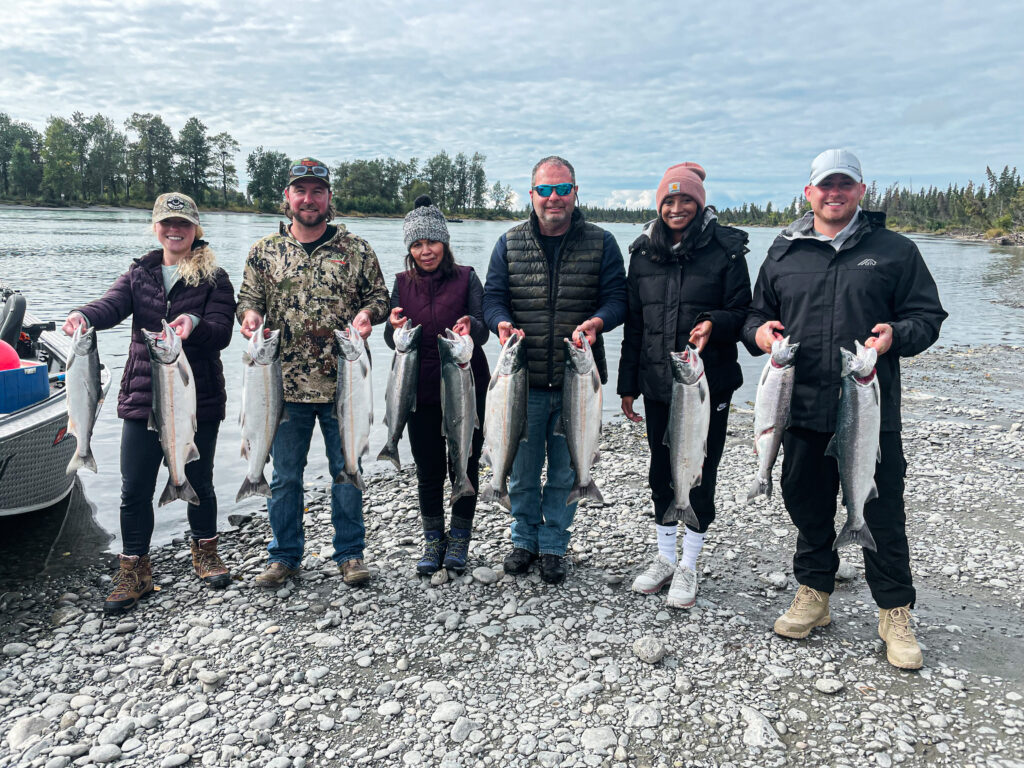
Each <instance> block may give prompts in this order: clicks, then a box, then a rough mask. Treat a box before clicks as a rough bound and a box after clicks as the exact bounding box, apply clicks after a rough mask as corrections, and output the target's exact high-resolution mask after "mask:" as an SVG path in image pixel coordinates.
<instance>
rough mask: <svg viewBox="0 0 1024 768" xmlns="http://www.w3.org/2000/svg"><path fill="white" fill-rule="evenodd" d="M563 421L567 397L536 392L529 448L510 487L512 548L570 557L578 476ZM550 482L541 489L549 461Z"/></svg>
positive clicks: (523, 446)
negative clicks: (572, 500)
mask: <svg viewBox="0 0 1024 768" xmlns="http://www.w3.org/2000/svg"><path fill="white" fill-rule="evenodd" d="M561 420H562V392H561V390H556V391H554V392H548V391H546V390H543V389H531V390H530V395H529V399H528V401H527V419H526V422H527V423H526V431H527V434H526V442H525V443H520V445H519V451H518V452H517V453H516V460H515V461H514V462H513V463H512V473H511V475H510V476H509V481H508V496H509V500H510V501H511V502H512V546H513V547H518V548H520V549H526V550H529V551H530V552H533V553H535V554H536V553H539V554H542V555H546V554H550V555H559V556H562V555H564V554H565V550H566V548H567V547H568V546H569V526H571V525H572V521H573V518H574V517H575V516H576V504H575V503H573V504H568V505H567V504H566V503H565V501H566V499H568V498H569V493H570V491H572V486H573V483H575V482H576V473H575V472H574V471H573V469H572V462H571V460H570V458H569V444H568V443H567V442H566V440H565V438H564V437H562V436H561V435H556V434H555V428H556V427H558V426H559V423H560V422H561ZM545 457H546V458H547V462H548V476H547V481H546V482H545V483H544V488H543V489H541V485H540V474H541V470H542V469H543V468H544V459H545Z"/></svg>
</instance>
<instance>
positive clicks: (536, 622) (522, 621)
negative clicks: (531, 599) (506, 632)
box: [506, 614, 543, 630]
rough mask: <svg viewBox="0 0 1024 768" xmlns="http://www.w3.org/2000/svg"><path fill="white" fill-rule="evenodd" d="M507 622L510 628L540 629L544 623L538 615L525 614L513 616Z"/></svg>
mask: <svg viewBox="0 0 1024 768" xmlns="http://www.w3.org/2000/svg"><path fill="white" fill-rule="evenodd" d="M506 624H507V625H508V628H509V629H516V630H523V629H540V628H541V627H542V626H543V625H542V624H541V620H540V619H539V618H537V617H536V616H530V615H529V614H524V615H522V616H513V617H512V618H511V619H509V620H508V621H507V622H506Z"/></svg>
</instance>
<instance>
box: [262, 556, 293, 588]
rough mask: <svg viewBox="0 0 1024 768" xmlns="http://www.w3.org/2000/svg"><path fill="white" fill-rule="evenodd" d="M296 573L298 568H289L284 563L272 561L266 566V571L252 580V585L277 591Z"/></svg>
mask: <svg viewBox="0 0 1024 768" xmlns="http://www.w3.org/2000/svg"><path fill="white" fill-rule="evenodd" d="M298 572H299V569H298V568H289V567H288V566H287V565H285V564H284V563H280V562H277V561H274V562H273V563H270V564H269V565H267V570H265V571H264V572H263V573H261V574H260V575H259V576H257V577H256V578H255V579H253V582H252V583H253V584H255V585H256V586H257V587H265V588H267V589H277V588H278V587H283V586H284V583H285V582H286V581H288V579H290V578H291V577H292V576H294V575H295V574H296V573H298Z"/></svg>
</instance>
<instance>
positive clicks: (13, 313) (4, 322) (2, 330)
mask: <svg viewBox="0 0 1024 768" xmlns="http://www.w3.org/2000/svg"><path fill="white" fill-rule="evenodd" d="M25 306H26V302H25V297H24V296H22V295H21V294H20V293H12V294H11V295H10V296H8V297H7V301H5V302H4V310H3V313H0V341H6V342H7V343H8V344H10V345H11V346H12V347H15V348H17V346H18V338H19V337H20V336H21V324H22V321H24V319H25Z"/></svg>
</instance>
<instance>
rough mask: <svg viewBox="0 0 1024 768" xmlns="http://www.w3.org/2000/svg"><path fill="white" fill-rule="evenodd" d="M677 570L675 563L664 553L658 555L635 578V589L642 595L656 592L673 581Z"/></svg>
mask: <svg viewBox="0 0 1024 768" xmlns="http://www.w3.org/2000/svg"><path fill="white" fill-rule="evenodd" d="M675 572H676V567H675V565H674V564H672V563H670V562H669V561H668V558H666V557H665V556H664V555H658V556H657V557H655V558H654V562H652V563H651V564H650V565H648V566H647V570H646V571H644V572H643V573H641V574H640V575H639V576H637V577H636V578H635V579H633V591H634V592H639V593H640V594H641V595H653V594H656V593H658V592H660V591H661V590H662V589H663V588H664V586H665V585H666V584H668V583H669V582H670V581H672V574H674V573H675Z"/></svg>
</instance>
